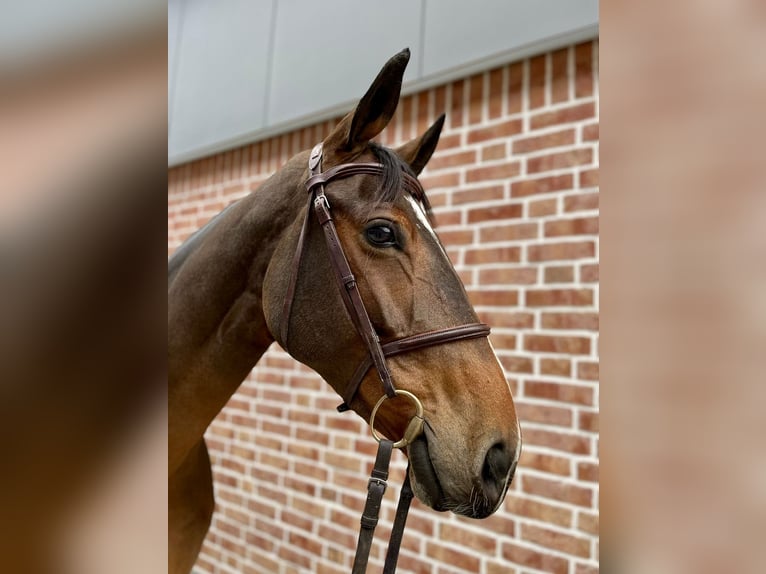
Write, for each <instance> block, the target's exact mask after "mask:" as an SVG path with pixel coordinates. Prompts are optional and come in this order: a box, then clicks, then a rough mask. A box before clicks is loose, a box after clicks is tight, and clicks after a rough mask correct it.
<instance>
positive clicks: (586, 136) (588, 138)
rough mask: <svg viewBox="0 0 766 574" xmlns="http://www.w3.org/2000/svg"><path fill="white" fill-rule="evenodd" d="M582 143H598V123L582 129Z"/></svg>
mask: <svg viewBox="0 0 766 574" xmlns="http://www.w3.org/2000/svg"><path fill="white" fill-rule="evenodd" d="M582 141H585V142H592V141H598V122H596V123H593V124H588V125H586V126H583V127H582Z"/></svg>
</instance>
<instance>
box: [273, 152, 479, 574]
mask: <svg viewBox="0 0 766 574" xmlns="http://www.w3.org/2000/svg"><path fill="white" fill-rule="evenodd" d="M321 165H322V144H321V143H319V144H317V145H316V146H314V149H313V150H312V151H311V155H310V156H309V174H310V175H309V178H308V180H307V181H306V183H305V186H306V191H307V193H308V205H307V208H306V216H305V218H304V220H303V226H302V228H301V233H300V236H299V238H298V244H297V247H296V249H295V254H294V255H293V260H292V267H291V273H290V282H289V284H288V289H287V291H286V293H285V300H284V306H283V309H282V320H281V326H280V339H281V341H280V342H281V344H282V346H283V347H284V348H287V340H288V335H289V325H290V315H291V310H292V305H293V299H294V297H295V290H296V287H297V282H298V271H299V267H300V262H301V257H302V254H303V249H304V245H305V240H306V237H307V235H308V231H309V225H310V222H311V213H312V211H313V213H314V216H315V217H316V220H317V222H318V223H319V225H320V226H321V227H322V230H323V232H324V237H325V242H326V244H327V251H328V254H329V258H330V263H331V265H332V269H333V275H334V277H335V281H336V283H337V286H338V291H339V292H340V294H341V299H342V300H343V304H344V306H345V308H346V311H347V312H348V315H349V317H350V318H351V321H352V323H353V324H354V327H355V329H356V331H357V333H358V334H359V336H360V338H361V339H362V341H364V344H365V346H366V347H367V351H368V354H367V357H366V358H365V359H364V360H363V361H362V363H361V364H360V365H359V366H358V367H357V368H356V370H355V371H354V374H353V375H352V377H351V380H350V381H349V383H348V385H347V386H346V388H345V390H344V391H343V394H342V397H343V401H344V402H343V404H341V405H340V406H339V407H338V411H340V412H344V411H347V410H349V409H350V406H349V405H350V404H351V402H352V401H353V399H354V397H355V396H356V393H357V391H358V390H359V387H360V386H361V384H362V381H363V380H364V378H365V376H366V375H367V372H368V371H369V370H370V369H371V368H373V367H374V368H375V370H376V371H377V373H378V376H379V378H380V381H381V383H382V385H383V391H384V393H385V394H384V395H383V396H382V397H381V398H380V400H379V401H378V402H377V404H376V405H375V407H374V408H373V410H372V415H371V416H370V422H369V424H370V430H371V431H372V434H373V437H374V438H375V440H377V441H378V453H377V456H376V459H375V465H374V467H373V470H372V474H371V476H370V480H369V482H368V486H367V501H366V503H365V508H364V511H363V512H362V518H361V528H360V531H359V540H358V542H357V549H356V556H355V558H354V565H353V569H352V574H364V572H365V571H366V568H367V562H368V558H369V553H370V549H371V547H372V538H373V534H374V531H375V526H376V525H377V522H378V514H379V512H380V506H381V501H382V499H383V494H384V493H385V490H386V486H387V483H386V480H387V479H388V467H389V463H390V460H391V453H392V450H393V449H394V448H404V447H405V446H407V445H408V444H410V443H411V442H412V441H414V440H415V439H416V438H417V437H418V436H420V434H421V433H422V432H423V425H424V422H425V419H424V417H423V406H422V404H421V403H420V400H418V398H417V397H416V396H415V395H413V394H412V393H410V392H408V391H404V390H401V389H396V387H395V386H394V384H393V380H392V377H391V372H390V370H389V368H388V364H387V362H386V358H387V357H392V356H394V355H399V354H402V353H409V352H412V351H416V350H419V349H424V348H426V347H431V346H434V345H441V344H444V343H451V342H454V341H462V340H466V339H475V338H479V337H487V336H488V335H489V332H490V329H489V327H488V326H487V325H485V324H483V323H470V324H466V325H460V326H457V327H450V328H447V329H438V330H434V331H426V332H424V333H418V334H416V335H410V336H407V337H402V338H400V339H396V340H393V341H390V342H387V343H381V342H380V339H379V337H378V334H377V332H376V331H375V327H374V326H373V324H372V321H371V320H370V316H369V314H368V313H367V309H366V307H365V305H364V301H363V300H362V296H361V294H360V292H359V288H358V285H357V282H356V278H355V277H354V274H353V273H352V271H351V266H350V265H349V263H348V259H347V258H346V255H345V253H344V251H343V245H342V243H341V241H340V237H339V236H338V231H337V229H336V227H335V223H334V221H333V218H332V213H331V207H330V201H329V199H328V198H327V195H326V194H325V186H326V185H328V184H329V183H331V182H332V181H335V180H339V179H344V178H347V177H351V176H354V175H383V173H384V168H383V166H382V165H381V164H379V163H344V164H341V165H337V166H335V167H332V168H330V169H328V170H327V171H324V172H323V171H322V168H321ZM402 176H403V179H402V181H403V185H404V187H405V188H406V191H407V192H408V193H410V194H411V195H412V196H413V197H414V198H415V199H417V200H422V198H423V197H424V191H423V188H422V187H421V185H420V182H419V181H418V180H417V179H416V178H415V177H413V176H411V175H410V174H408V173H406V172H404V171H403V172H402ZM397 395H401V396H404V397H406V398H408V399H409V400H410V401H412V402H413V403H414V405H415V408H416V414H415V416H414V417H413V418H412V419H411V420H410V423H409V424H408V426H407V429H406V430H405V433H404V437H403V438H402V439H400V440H399V441H397V442H393V441H390V440H388V439H385V438H382V437H380V435H378V433H377V432H376V431H375V427H374V422H375V415H376V414H377V412H378V409H379V408H380V406H381V405H382V404H383V402H385V401H386V400H387V399H390V398H393V397H395V396H397ZM409 474H410V473H409V466H408V467H407V472H406V476H405V480H404V483H403V485H402V490H401V493H400V495H399V504H398V507H397V510H396V516H395V518H394V525H393V528H392V532H391V539H390V541H389V546H388V551H387V553H386V561H385V566H384V568H383V573H384V574H393V572H395V571H396V562H397V559H398V555H399V547H400V545H401V539H402V535H403V533H404V527H405V524H406V520H407V513H408V511H409V507H410V502H411V501H412V497H413V493H412V489H411V487H410V479H409Z"/></svg>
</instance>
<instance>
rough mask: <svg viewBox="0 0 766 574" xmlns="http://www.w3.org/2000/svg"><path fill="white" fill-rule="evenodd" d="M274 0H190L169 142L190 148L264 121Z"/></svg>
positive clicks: (173, 149) (173, 150) (177, 150)
mask: <svg viewBox="0 0 766 574" xmlns="http://www.w3.org/2000/svg"><path fill="white" fill-rule="evenodd" d="M272 5H273V2H272V0H225V1H221V2H215V1H211V0H187V1H186V2H184V6H183V17H182V25H181V39H180V41H179V43H178V53H177V54H176V55H175V58H177V61H176V62H175V67H176V69H175V73H174V74H173V76H172V77H171V79H172V80H173V83H174V85H172V86H171V89H170V91H171V92H172V93H173V102H172V111H171V116H170V117H171V118H172V121H171V124H170V128H169V134H168V135H169V142H168V148H169V151H170V154H171V157H172V156H173V155H179V154H188V153H190V152H191V153H193V152H194V150H197V149H204V148H206V147H208V146H211V145H215V144H217V143H219V142H225V141H227V140H231V139H232V138H236V137H237V136H239V135H241V134H242V133H244V132H249V131H252V130H253V128H254V127H256V128H257V127H260V126H263V125H264V113H265V103H266V100H265V96H266V94H265V90H264V88H265V86H266V83H267V82H266V80H267V72H268V66H269V57H268V51H269V36H270V33H271V28H272V22H271V16H272Z"/></svg>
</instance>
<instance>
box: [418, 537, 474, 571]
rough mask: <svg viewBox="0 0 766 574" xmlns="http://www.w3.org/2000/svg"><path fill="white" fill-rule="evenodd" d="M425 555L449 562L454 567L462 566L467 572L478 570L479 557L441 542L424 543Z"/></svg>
mask: <svg viewBox="0 0 766 574" xmlns="http://www.w3.org/2000/svg"><path fill="white" fill-rule="evenodd" d="M426 555H427V556H428V557H429V558H432V559H434V560H438V561H439V562H444V563H447V564H451V565H453V566H455V567H456V568H462V569H463V570H466V571H467V572H478V571H479V559H478V558H477V557H476V556H471V555H470V554H466V553H464V552H460V551H459V550H455V549H454V548H450V547H448V546H444V545H443V544H439V543H436V542H428V543H427V544H426Z"/></svg>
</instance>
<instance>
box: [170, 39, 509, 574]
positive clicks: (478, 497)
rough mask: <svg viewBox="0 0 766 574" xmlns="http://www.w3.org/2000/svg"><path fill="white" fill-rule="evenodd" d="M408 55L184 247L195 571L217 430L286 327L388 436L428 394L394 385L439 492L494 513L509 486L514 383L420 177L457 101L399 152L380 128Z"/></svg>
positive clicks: (415, 451) (177, 502) (181, 360)
mask: <svg viewBox="0 0 766 574" xmlns="http://www.w3.org/2000/svg"><path fill="white" fill-rule="evenodd" d="M409 55H410V54H409V50H407V49H405V50H403V51H402V52H400V53H398V54H396V55H395V56H394V57H393V58H391V59H390V60H389V61H388V62H387V63H386V64H385V66H384V67H383V68H382V70H381V71H380V73H379V74H378V76H377V77H376V78H375V80H374V81H373V83H372V85H371V86H370V88H369V89H368V91H367V92H366V93H365V95H364V96H363V97H362V99H361V100H360V101H359V103H358V104H357V106H356V108H355V109H354V110H353V111H352V112H351V113H349V114H348V115H347V116H345V117H344V118H343V119H342V120H341V121H340V123H339V124H338V125H337V126H336V127H335V128H334V129H333V130H332V132H331V133H330V135H329V136H327V138H325V139H324V141H323V142H321V144H320V145H318V146H317V147H316V148H315V149H314V150H313V152H312V151H304V152H302V153H299V154H298V155H296V156H295V157H293V158H292V159H290V160H289V161H288V162H287V163H286V164H285V165H284V166H283V167H282V168H281V169H280V170H279V171H277V172H276V173H275V174H273V175H272V176H271V177H270V178H269V179H268V180H267V181H266V182H264V183H263V184H262V185H261V186H260V187H259V188H258V189H256V190H255V191H253V192H252V193H251V194H250V195H248V196H247V197H245V198H243V199H241V200H239V201H237V202H235V203H233V204H232V205H230V206H228V207H227V208H226V209H225V210H224V211H223V212H221V213H220V214H218V215H217V216H216V217H215V218H213V219H212V220H211V221H210V222H209V223H208V224H207V225H206V226H204V227H203V228H202V229H201V230H199V231H198V232H197V233H195V234H194V235H193V236H192V237H190V238H189V239H188V240H187V241H186V242H185V243H184V244H183V245H182V246H181V247H180V248H179V249H178V250H177V251H176V253H175V254H174V255H173V256H172V257H171V259H170V260H169V263H168V355H169V356H168V359H169V384H168V413H169V422H168V451H169V453H168V457H169V460H168V483H169V484H168V511H169V549H170V553H169V571H170V572H171V573H173V574H181V573H188V572H189V571H190V570H191V568H192V566H193V564H194V562H195V560H196V557H197V554H198V553H199V550H200V547H201V545H202V541H203V539H204V537H205V534H206V532H207V530H208V528H209V525H210V521H211V517H212V513H213V507H214V500H213V484H212V475H211V468H210V460H209V457H208V452H207V449H206V446H205V441H204V440H203V434H204V432H205V430H206V429H207V427H208V425H209V424H210V423H211V422H212V420H213V419H214V418H215V416H216V415H217V414H218V412H219V411H220V410H221V409H222V408H223V407H224V405H225V404H226V402H227V401H228V399H229V398H230V397H231V396H232V394H233V393H234V392H235V391H236V389H237V387H238V386H239V385H240V383H242V381H243V380H244V379H245V377H246V376H247V374H248V373H249V372H250V370H251V369H252V368H253V366H254V365H255V364H256V362H257V361H258V359H259V358H260V357H261V355H263V353H264V352H265V351H266V349H267V348H268V347H269V345H271V344H272V342H274V341H277V342H278V343H279V344H280V345H281V346H282V347H283V348H284V349H285V350H286V351H287V352H288V353H289V354H290V355H291V356H292V357H294V358H295V359H296V360H298V361H300V362H301V363H303V364H305V365H308V366H309V367H311V368H312V369H314V370H315V371H316V372H317V373H319V374H320V375H321V376H322V378H323V379H324V380H325V381H327V382H328V383H329V384H330V385H331V386H332V388H333V389H335V391H337V392H338V394H339V395H340V396H341V397H343V398H344V400H345V404H346V405H347V408H349V409H350V410H353V411H354V412H355V413H357V414H358V415H359V416H361V417H362V418H363V419H365V420H368V421H369V420H370V417H371V415H372V414H373V409H375V410H376V413H375V423H374V427H375V428H374V429H373V430H374V431H375V434H376V435H377V434H378V433H381V434H383V435H385V436H386V437H401V436H402V435H403V434H404V433H405V432H407V431H408V430H409V425H410V423H411V421H412V420H414V419H413V411H414V407H415V405H413V403H411V402H410V401H409V400H407V399H405V398H402V397H395V394H396V393H398V392H401V391H406V393H411V396H413V397H417V399H415V400H416V402H417V405H416V406H418V407H420V408H422V420H423V422H422V425H421V426H422V432H419V433H418V434H417V436H416V437H414V438H413V437H411V438H412V440H411V442H409V444H407V445H406V448H405V449H404V451H405V454H406V456H407V457H408V459H409V461H410V471H409V473H408V478H409V479H410V481H411V484H412V490H413V491H414V494H415V496H417V497H418V498H419V499H420V500H421V501H422V502H423V503H424V504H426V505H427V506H429V507H431V508H433V509H435V510H438V511H447V510H449V511H452V512H455V513H457V514H461V515H464V516H469V517H473V518H484V517H487V516H489V515H490V514H492V513H493V512H495V511H496V510H497V509H498V508H499V506H500V504H501V503H502V501H503V499H504V497H505V493H506V491H507V489H508V485H509V484H510V482H511V480H512V478H513V473H514V470H515V468H516V463H517V461H518V458H519V452H520V448H521V437H520V430H519V425H518V420H517V417H516V412H515V408H514V403H513V399H512V397H511V391H510V387H509V385H508V382H507V381H506V378H505V376H504V374H503V370H502V368H501V366H500V364H499V362H498V360H497V358H496V356H495V353H494V351H493V349H492V347H491V345H490V343H489V341H488V339H487V337H486V335H487V334H488V328H487V327H486V326H482V325H480V324H479V323H478V321H477V316H476V313H475V312H474V310H473V308H472V306H471V304H470V302H469V300H468V297H467V294H466V292H465V289H464V287H463V285H462V283H461V281H460V279H459V277H458V275H457V274H456V272H455V270H454V268H453V266H452V264H451V262H450V260H449V258H448V256H447V254H446V252H445V250H444V248H443V246H442V244H441V243H440V241H439V239H438V237H437V235H436V233H435V232H434V230H433V227H432V225H431V220H430V217H429V215H430V206H429V204H428V200H427V198H426V196H425V194H424V193H423V192H422V188H421V187H420V184H419V182H418V181H417V175H418V174H419V173H420V172H421V171H422V170H423V168H424V167H425V165H426V163H427V162H428V160H429V159H430V157H431V155H432V153H433V152H434V150H435V148H436V145H437V143H438V140H439V135H440V133H441V129H442V125H443V123H444V116H443V115H442V116H441V117H439V119H438V120H437V121H436V122H435V123H434V124H433V125H432V126H431V127H430V128H429V129H428V130H427V131H426V132H425V133H424V134H423V135H422V136H420V137H418V138H416V139H414V140H412V141H410V142H408V143H406V144H404V145H402V146H401V147H399V148H397V149H394V150H392V149H388V148H385V147H383V146H381V145H378V144H376V143H374V142H373V141H372V140H373V138H375V137H376V136H377V135H378V134H380V132H381V131H382V130H383V129H384V128H385V127H386V125H387V124H388V122H389V121H390V119H391V117H392V116H393V114H394V112H395V110H396V107H397V105H398V102H399V96H400V91H401V84H402V77H403V74H404V69H405V67H406V66H407V62H408V61H409ZM307 180H308V182H307ZM325 188H326V192H327V193H326V194H325ZM307 192H308V198H309V200H308V204H307V203H306V200H307ZM313 212H316V215H317V219H315V218H314V215H313ZM323 214H324V215H323ZM330 228H332V233H331V230H330ZM333 234H334V236H333ZM333 237H334V238H333ZM344 261H345V265H346V267H345V268H344V267H343V265H344V263H343V262H344ZM344 269H345V270H344ZM403 351H408V352H403ZM349 381H352V384H351V387H353V388H350V386H349ZM394 381H395V383H396V389H394V387H393V382H394ZM381 383H383V384H382V386H381ZM389 397H390V398H393V400H390V401H388V400H386V399H387V398H389ZM378 407H380V408H379V409H378Z"/></svg>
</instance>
